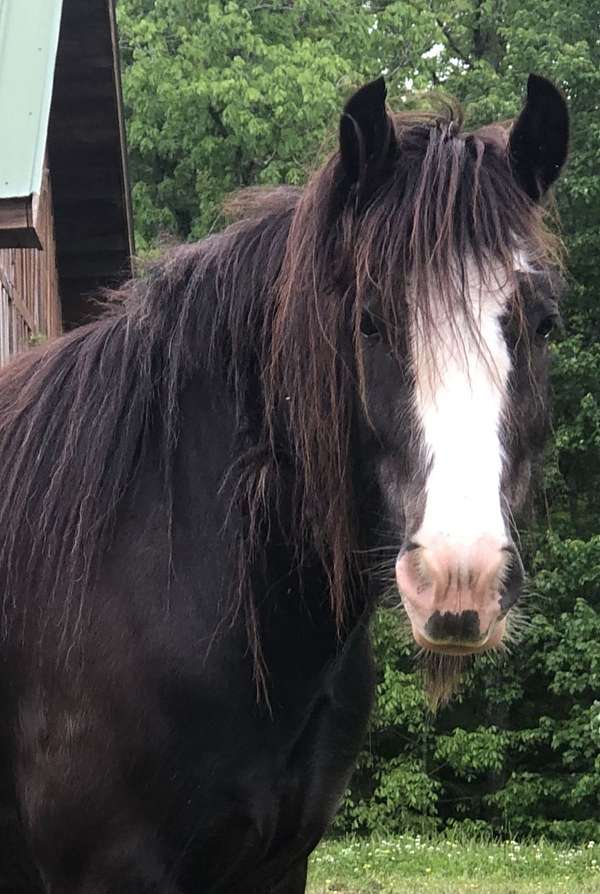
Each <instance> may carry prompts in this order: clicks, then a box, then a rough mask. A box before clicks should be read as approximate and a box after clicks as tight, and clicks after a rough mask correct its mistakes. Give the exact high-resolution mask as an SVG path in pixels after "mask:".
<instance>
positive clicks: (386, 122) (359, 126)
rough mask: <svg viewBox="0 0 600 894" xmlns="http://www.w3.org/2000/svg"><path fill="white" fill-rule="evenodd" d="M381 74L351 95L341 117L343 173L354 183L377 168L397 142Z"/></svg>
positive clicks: (385, 159) (387, 157)
mask: <svg viewBox="0 0 600 894" xmlns="http://www.w3.org/2000/svg"><path fill="white" fill-rule="evenodd" d="M386 96H387V88H386V86H385V81H384V79H383V77H380V78H377V80H375V81H371V83H370V84H365V86H364V87H361V88H360V90H358V91H357V92H356V93H355V94H354V95H353V96H351V97H350V99H349V100H348V102H347V103H346V105H345V107H344V113H343V115H342V118H341V121H340V155H341V158H342V164H343V166H344V170H345V172H346V176H347V177H348V179H349V180H350V182H351V183H356V182H358V181H360V180H362V179H363V178H364V176H365V175H366V174H368V173H369V172H371V171H372V170H377V169H380V168H381V167H382V165H383V163H385V161H387V160H388V159H389V158H390V156H391V154H392V152H393V150H394V148H395V145H396V138H395V134H394V125H393V124H392V120H391V118H390V117H389V115H388V113H387V111H386V107H385V98H386Z"/></svg>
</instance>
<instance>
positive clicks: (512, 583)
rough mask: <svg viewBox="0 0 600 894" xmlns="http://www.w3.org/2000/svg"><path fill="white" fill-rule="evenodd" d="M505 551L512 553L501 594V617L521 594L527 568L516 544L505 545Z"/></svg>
mask: <svg viewBox="0 0 600 894" xmlns="http://www.w3.org/2000/svg"><path fill="white" fill-rule="evenodd" d="M503 552H507V553H509V554H510V564H509V566H508V571H507V574H506V577H505V580H504V586H503V589H502V592H501V594H500V617H501V618H504V617H505V616H506V615H507V614H508V611H509V609H510V608H512V606H513V605H514V604H515V602H516V601H517V599H518V598H519V596H520V594H521V589H522V587H523V581H524V580H525V569H524V568H523V562H522V561H521V557H520V555H519V553H518V552H517V549H516V548H515V547H514V546H505V547H504V548H503Z"/></svg>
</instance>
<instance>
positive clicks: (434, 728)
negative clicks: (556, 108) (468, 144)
mask: <svg viewBox="0 0 600 894" xmlns="http://www.w3.org/2000/svg"><path fill="white" fill-rule="evenodd" d="M119 13H120V24H121V38H122V44H123V58H124V84H125V96H126V104H127V112H128V125H129V138H130V146H131V153H132V172H133V180H134V184H133V191H134V200H135V208H136V226H137V233H138V240H139V244H140V247H141V248H142V249H143V250H145V249H149V248H150V247H151V246H152V245H153V244H154V243H155V242H156V240H157V238H159V237H160V236H161V235H163V234H167V235H170V236H172V237H175V238H179V239H187V238H196V237H199V236H201V235H203V234H204V233H206V232H208V231H210V230H211V229H214V228H215V227H217V226H220V225H221V220H220V212H219V209H220V206H221V202H222V199H223V197H224V196H225V195H226V194H227V193H229V192H231V191H232V190H235V189H237V188H238V187H241V186H246V185H250V184H254V183H274V182H284V181H285V182H291V183H301V182H303V180H304V179H305V177H306V175H307V172H308V171H309V170H310V168H311V167H312V166H314V165H315V163H317V161H318V159H319V158H320V157H321V155H322V154H323V152H324V151H325V150H326V149H327V147H328V146H331V145H332V144H331V139H332V135H333V137H334V135H335V129H336V125H337V119H338V114H339V108H340V103H341V102H342V100H343V98H344V97H345V96H346V95H347V94H348V93H349V91H350V89H351V87H352V86H353V85H356V84H359V83H360V82H362V81H363V80H366V79H370V78H372V77H373V76H375V75H377V74H378V73H379V72H380V71H385V72H386V73H387V76H388V83H389V87H390V97H391V101H392V104H393V105H395V106H396V107H399V106H400V105H401V103H402V102H403V101H404V102H407V101H412V99H413V96H414V91H416V90H422V89H428V88H432V87H433V88H437V89H441V90H443V91H444V92H445V93H447V94H450V95H454V96H456V97H457V98H458V99H460V100H461V101H462V102H463V103H464V104H465V106H466V108H467V114H468V119H467V123H468V124H473V125H478V124H481V123H484V122H486V121H490V120H494V119H498V118H507V117H510V116H512V115H514V113H515V111H516V110H517V109H518V108H519V104H520V99H521V95H522V92H523V87H524V83H525V80H526V77H527V74H528V73H529V72H530V71H536V72H538V73H542V74H545V75H546V76H548V77H550V78H552V79H553V80H554V81H555V82H557V83H559V84H560V85H561V86H562V87H563V89H564V90H565V92H566V94H567V96H568V99H569V102H570V106H571V112H572V118H573V145H572V153H571V159H570V163H569V167H568V171H567V174H566V176H565V177H564V179H563V180H562V182H561V185H560V188H559V190H558V206H559V211H560V216H561V220H562V232H563V236H564V240H565V243H566V246H567V248H568V251H569V257H570V262H569V293H568V297H567V300H566V302H565V305H564V308H563V311H564V317H565V335H564V337H563V338H562V339H561V340H559V341H558V342H557V343H555V345H554V346H553V349H552V350H553V354H554V391H555V399H554V402H555V431H554V439H553V444H552V446H551V447H550V448H549V450H548V453H547V457H546V463H545V468H544V474H543V476H542V481H541V484H540V487H539V497H538V499H537V506H536V512H535V514H534V516H533V518H532V519H531V521H530V523H529V524H528V526H527V530H526V532H524V533H523V543H522V548H523V551H524V553H525V556H526V558H527V560H528V564H529V568H530V570H531V580H530V584H529V588H528V590H529V592H528V596H527V597H526V599H525V600H524V604H525V608H524V614H525V616H526V618H527V625H526V627H525V629H524V631H523V633H522V636H521V639H520V641H519V642H518V643H515V644H514V645H513V647H512V652H511V654H510V655H508V656H507V657H506V658H505V659H503V660H501V661H499V660H497V659H494V658H490V657H483V658H481V659H479V660H478V663H477V664H476V665H475V667H474V668H473V669H472V671H471V672H470V673H469V674H468V675H467V679H466V681H465V686H464V688H463V691H462V693H461V695H460V696H459V698H458V699H457V700H456V701H455V702H454V703H453V704H452V705H451V706H450V707H449V708H446V709H444V710H443V711H442V712H441V713H440V714H439V715H438V716H437V717H436V718H435V719H433V718H432V717H431V716H430V715H429V714H428V711H427V707H426V705H425V701H424V698H423V695H422V691H421V689H420V686H419V680H418V677H417V675H416V673H415V669H414V664H413V661H412V658H411V655H412V651H413V649H412V645H411V643H410V642H409V638H408V636H407V634H406V630H405V628H404V625H403V623H402V620H401V618H399V616H398V615H397V614H395V613H392V612H390V611H386V610H384V611H382V612H381V613H380V616H379V618H378V620H377V624H376V631H375V632H376V641H377V649H378V653H379V668H380V677H379V686H378V691H379V700H378V706H377V709H376V713H375V717H374V720H373V724H372V730H371V734H370V738H369V742H368V744H367V747H366V749H365V751H364V753H363V756H362V758H361V763H360V766H359V770H358V773H357V775H356V777H355V780H354V782H353V784H352V789H351V791H350V792H349V793H348V796H347V799H346V802H345V805H344V810H343V812H342V813H341V815H340V817H339V818H338V820H337V826H338V828H344V829H349V828H350V829H363V830H369V829H379V830H381V829H384V828H385V829H387V830H401V829H406V828H418V829H428V828H434V827H438V826H440V825H442V824H446V825H448V824H450V825H452V824H463V825H467V826H468V827H469V828H487V829H493V830H497V831H502V832H504V833H506V834H510V835H516V834H524V833H535V834H538V833H543V834H547V835H553V836H554V837H557V838H571V839H585V838H595V839H596V840H597V839H598V838H599V837H600V824H599V823H598V816H599V806H600V535H599V534H598V528H599V525H598V519H599V518H600V346H599V344H598V343H597V333H598V332H599V331H600V300H599V299H600V262H599V259H600V177H598V173H599V172H600V114H599V102H600V99H599V98H600V2H599V0H586V2H584V0H569V2H568V3H565V2H564V0H411V2H384V0H382V2H377V0H369V2H365V3H356V2H353V0H335V2H334V0H318V2H317V0H231V2H217V0H120V9H119Z"/></svg>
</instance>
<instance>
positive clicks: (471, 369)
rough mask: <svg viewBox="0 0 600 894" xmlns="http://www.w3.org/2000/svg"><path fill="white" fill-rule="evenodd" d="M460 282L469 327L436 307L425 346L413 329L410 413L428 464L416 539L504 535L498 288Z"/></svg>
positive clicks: (457, 541) (462, 541)
mask: <svg viewBox="0 0 600 894" xmlns="http://www.w3.org/2000/svg"><path fill="white" fill-rule="evenodd" d="M499 279H500V277H499ZM468 280H469V281H468V284H467V295H466V298H467V300H468V302H469V303H470V305H471V307H472V318H471V319H472V320H473V321H474V326H472V327H471V329H470V328H469V325H468V324H467V321H466V320H464V319H463V320H461V319H460V317H459V318H457V317H456V316H455V317H454V319H453V321H452V324H450V323H449V321H448V319H447V318H446V315H445V312H444V310H443V308H440V312H439V319H436V320H434V326H432V327H431V330H430V331H429V332H428V333H427V336H426V339H427V342H426V344H424V343H423V341H424V339H425V336H421V335H419V333H418V331H415V333H414V335H413V352H414V354H413V358H414V365H415V373H416V383H415V384H416V390H415V401H416V412H417V417H418V419H419V421H420V424H421V427H422V442H423V448H424V451H425V457H424V458H425V459H426V461H427V462H428V465H429V472H428V476H427V482H426V502H425V514H424V518H423V522H422V525H421V528H420V530H419V532H418V535H417V537H416V539H417V540H423V541H429V540H431V539H438V538H440V537H441V538H443V539H444V541H446V542H447V543H449V544H452V545H457V546H460V545H464V546H468V545H469V544H473V543H475V542H476V541H477V540H479V539H480V538H482V537H492V538H493V539H494V540H495V541H498V540H499V541H502V542H503V541H505V540H506V530H505V524H504V520H503V515H502V507H501V493H500V485H501V478H502V468H503V450H502V443H501V426H502V419H503V412H504V406H505V402H506V389H507V382H508V376H509V372H510V357H509V353H508V350H507V347H506V343H505V339H504V336H503V333H502V327H501V323H500V317H501V315H502V314H503V312H504V311H505V307H506V299H507V295H506V286H504V287H502V286H500V285H498V286H497V287H493V286H492V287H489V286H488V287H482V285H481V283H480V281H479V278H478V277H477V276H475V275H474V274H472V275H470V276H469V278H468ZM457 303H458V302H457ZM472 329H474V330H475V333H473V331H472Z"/></svg>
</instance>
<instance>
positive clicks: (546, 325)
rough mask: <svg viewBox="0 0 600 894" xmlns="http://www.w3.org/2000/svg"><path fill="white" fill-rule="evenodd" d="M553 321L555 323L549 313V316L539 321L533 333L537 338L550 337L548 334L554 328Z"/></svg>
mask: <svg viewBox="0 0 600 894" xmlns="http://www.w3.org/2000/svg"><path fill="white" fill-rule="evenodd" d="M555 323H556V317H555V316H551V315H550V316H547V317H544V319H543V320H542V321H541V322H540V323H539V325H538V327H537V329H536V332H535V334H536V335H537V336H538V337H539V338H543V339H545V340H547V339H548V338H550V334H551V332H552V330H553V329H554V325H555Z"/></svg>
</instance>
